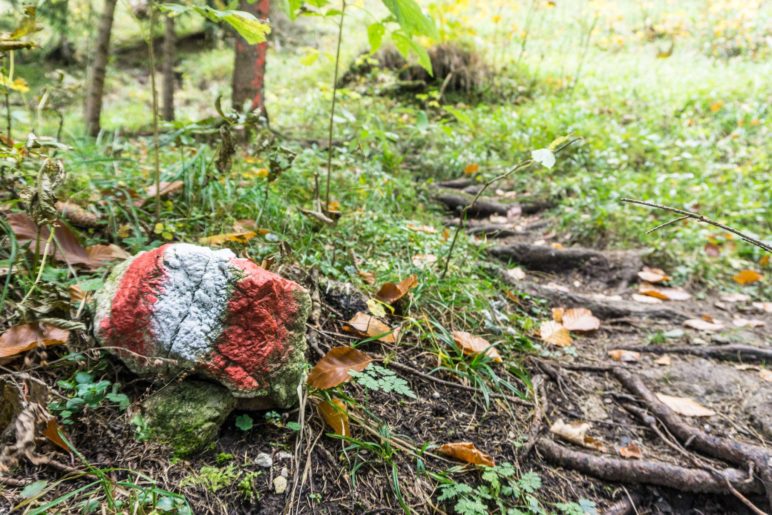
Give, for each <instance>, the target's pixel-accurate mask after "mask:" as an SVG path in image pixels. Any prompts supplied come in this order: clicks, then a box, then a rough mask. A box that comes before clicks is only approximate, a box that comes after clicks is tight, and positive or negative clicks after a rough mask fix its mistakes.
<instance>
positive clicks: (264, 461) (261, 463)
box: [255, 452, 273, 469]
mask: <svg viewBox="0 0 772 515" xmlns="http://www.w3.org/2000/svg"><path fill="white" fill-rule="evenodd" d="M255 464H256V465H257V466H258V467H263V468H265V469H268V468H271V466H272V465H273V459H272V458H271V455H270V454H266V453H264V452H261V453H260V454H258V455H257V458H255Z"/></svg>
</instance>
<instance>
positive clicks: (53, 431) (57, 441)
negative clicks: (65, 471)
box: [43, 417, 72, 454]
mask: <svg viewBox="0 0 772 515" xmlns="http://www.w3.org/2000/svg"><path fill="white" fill-rule="evenodd" d="M61 429H62V428H61V426H60V425H59V423H58V422H57V421H56V418H55V417H51V418H49V419H48V422H47V423H46V428H45V429H44V430H43V436H45V437H46V438H48V441H49V442H51V443H52V444H54V445H56V446H58V447H61V448H62V449H64V450H65V451H67V453H69V454H72V451H71V450H70V448H69V447H68V446H67V444H66V443H65V442H64V440H63V439H62V437H61V436H59V431H61ZM62 432H64V431H62Z"/></svg>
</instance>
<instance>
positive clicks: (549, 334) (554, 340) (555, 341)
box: [539, 320, 573, 347]
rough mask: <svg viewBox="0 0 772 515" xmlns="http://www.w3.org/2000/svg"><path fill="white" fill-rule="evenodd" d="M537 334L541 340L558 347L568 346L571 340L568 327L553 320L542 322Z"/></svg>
mask: <svg viewBox="0 0 772 515" xmlns="http://www.w3.org/2000/svg"><path fill="white" fill-rule="evenodd" d="M539 334H540V336H541V339H542V340H544V341H545V342H547V343H551V344H552V345H557V346H558V347H568V346H569V345H571V342H572V341H573V340H571V335H570V334H569V332H568V329H566V328H565V327H563V324H560V323H558V322H555V321H554V320H549V321H547V322H542V323H541V326H540V327H539Z"/></svg>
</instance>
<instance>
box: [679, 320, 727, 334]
mask: <svg viewBox="0 0 772 515" xmlns="http://www.w3.org/2000/svg"><path fill="white" fill-rule="evenodd" d="M684 325H685V326H686V327H691V328H692V329H696V330H698V331H705V332H713V331H720V330H722V329H723V328H724V324H722V323H721V322H715V321H714V322H709V321H707V320H704V319H702V318H690V319H689V320H687V321H685V322H684Z"/></svg>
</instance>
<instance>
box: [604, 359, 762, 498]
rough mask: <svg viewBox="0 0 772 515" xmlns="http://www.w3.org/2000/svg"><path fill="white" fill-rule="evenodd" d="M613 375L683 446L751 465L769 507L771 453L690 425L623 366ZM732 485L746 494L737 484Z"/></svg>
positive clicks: (745, 465)
mask: <svg viewBox="0 0 772 515" xmlns="http://www.w3.org/2000/svg"><path fill="white" fill-rule="evenodd" d="M613 374H614V376H615V377H616V378H617V380H619V382H620V383H622V384H623V385H624V387H625V388H627V389H628V390H629V391H630V392H632V393H634V394H635V395H637V396H639V397H640V398H641V399H643V401H644V402H645V403H646V406H647V407H648V408H649V410H650V411H651V413H652V414H653V415H654V416H655V417H657V418H658V419H659V420H660V421H661V422H662V423H663V424H664V425H665V426H666V427H667V428H668V430H669V431H670V433H672V434H673V436H675V437H676V438H677V439H678V440H680V441H681V442H683V443H684V447H687V448H692V449H694V450H696V451H698V452H701V453H703V454H705V455H707V456H711V457H713V458H718V459H720V460H723V461H725V462H727V463H731V464H733V465H736V466H738V467H743V468H747V467H748V466H749V465H751V466H752V467H753V470H754V471H755V473H756V474H758V477H759V479H760V480H761V483H762V484H763V486H764V490H765V491H766V494H767V502H768V503H769V507H770V508H771V509H772V453H770V452H769V451H768V450H767V449H765V448H763V447H759V446H757V445H752V444H746V443H741V442H737V441H734V440H730V439H728V438H721V437H718V436H714V435H711V434H708V433H706V432H704V431H702V430H700V429H697V428H695V427H692V426H690V425H689V424H687V423H686V422H684V421H683V420H682V419H681V417H679V416H678V415H677V414H676V413H675V412H674V411H673V410H671V409H670V408H669V407H668V406H667V405H665V404H664V403H663V402H661V401H660V400H659V399H658V398H657V396H656V395H654V393H652V391H651V390H649V388H648V387H647V386H646V385H645V384H644V383H643V380H641V378H640V377H638V376H637V375H634V374H632V373H631V372H629V371H628V370H625V369H624V368H622V367H614V369H613ZM733 486H735V485H733ZM735 488H736V489H737V490H738V491H740V492H743V493H745V492H744V491H743V490H742V489H740V488H737V486H735Z"/></svg>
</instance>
